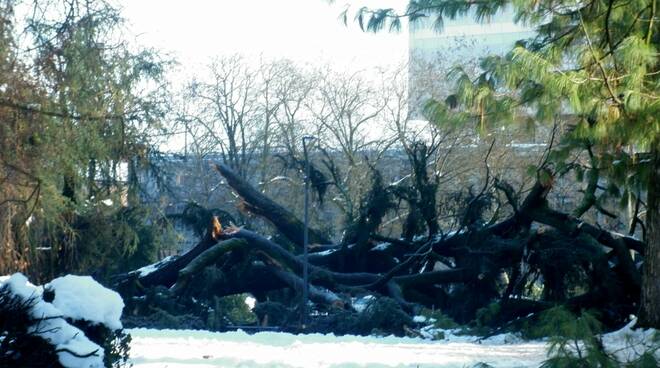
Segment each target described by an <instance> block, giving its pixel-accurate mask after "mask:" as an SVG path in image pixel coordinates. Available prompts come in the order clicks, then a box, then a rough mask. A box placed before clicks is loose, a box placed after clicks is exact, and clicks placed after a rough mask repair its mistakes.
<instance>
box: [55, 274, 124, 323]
mask: <svg viewBox="0 0 660 368" xmlns="http://www.w3.org/2000/svg"><path fill="white" fill-rule="evenodd" d="M46 289H50V290H53V291H54V292H55V299H54V300H53V301H52V304H53V306H55V308H57V309H59V310H60V311H61V312H62V314H63V315H64V316H65V317H67V318H71V319H74V320H84V321H89V322H92V323H95V324H102V325H105V326H106V327H108V328H109V329H111V330H113V331H115V330H119V329H121V328H122V325H121V322H120V318H121V312H122V310H123V309H124V301H123V300H122V299H121V296H119V294H117V293H116V292H115V291H112V290H110V289H106V288H104V287H103V286H102V285H101V284H99V283H98V282H96V281H95V280H94V279H93V278H91V277H90V276H74V275H66V276H64V277H58V278H56V279H54V280H53V281H51V282H50V283H48V284H46Z"/></svg>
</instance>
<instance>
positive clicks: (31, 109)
mask: <svg viewBox="0 0 660 368" xmlns="http://www.w3.org/2000/svg"><path fill="white" fill-rule="evenodd" d="M0 106H2V107H8V108H11V109H15V110H20V111H23V112H28V113H34V114H39V115H44V116H50V117H55V118H63V119H72V120H88V121H97V120H134V119H136V118H137V115H136V114H127V115H88V114H82V115H79V114H68V113H64V112H57V111H51V110H43V109H41V108H39V107H35V106H33V105H32V104H24V103H18V102H14V101H11V100H8V99H5V98H0Z"/></svg>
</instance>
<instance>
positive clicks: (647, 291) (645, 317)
mask: <svg viewBox="0 0 660 368" xmlns="http://www.w3.org/2000/svg"><path fill="white" fill-rule="evenodd" d="M651 159H652V162H651V172H650V173H649V183H648V188H647V190H648V195H647V208H646V229H647V230H646V236H647V238H646V247H647V248H646V252H645V253H646V255H645V257H644V266H643V267H644V271H643V275H642V300H641V306H640V313H639V326H642V327H653V328H660V213H659V211H660V198H659V197H660V151H659V150H657V149H656V150H654V151H653V154H652V158H651Z"/></svg>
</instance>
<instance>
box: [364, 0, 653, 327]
mask: <svg viewBox="0 0 660 368" xmlns="http://www.w3.org/2000/svg"><path fill="white" fill-rule="evenodd" d="M505 7H508V8H512V9H513V10H514V12H515V20H516V21H517V22H522V23H526V24H528V25H533V26H534V27H535V28H536V36H535V37H533V38H532V39H527V40H520V41H518V42H517V43H516V45H515V47H514V48H513V49H512V50H511V51H510V52H509V53H508V54H506V55H505V56H488V57H486V58H483V59H482V61H481V64H480V68H481V69H482V73H480V74H479V75H478V76H477V77H476V78H473V77H471V76H470V75H469V74H468V73H466V72H465V71H464V70H462V68H460V67H457V68H456V69H455V70H454V71H453V75H454V77H455V78H456V89H455V94H454V95H452V96H450V98H448V99H447V101H431V102H430V103H429V104H428V106H427V113H428V116H429V117H430V118H431V119H433V120H434V121H436V122H439V123H446V122H454V123H459V124H464V125H465V124H473V125H474V126H476V127H478V128H479V129H480V130H481V131H484V130H487V129H488V128H489V127H493V126H495V125H497V124H502V123H511V122H515V121H520V120H521V119H520V118H521V117H527V116H529V115H533V116H534V118H535V119H536V120H537V121H538V122H552V121H556V120H560V121H562V124H563V125H564V127H565V129H566V133H565V134H564V136H563V138H562V142H561V144H560V146H559V147H558V149H557V150H556V151H555V158H556V160H555V165H556V166H557V169H558V171H566V170H570V169H574V168H575V167H574V166H571V165H570V164H569V163H566V162H565V161H566V160H565V158H566V157H567V153H569V152H571V151H578V150H587V151H589V156H590V157H591V160H590V162H591V164H590V166H589V167H588V168H587V170H588V175H587V176H588V177H590V182H592V183H596V184H598V182H599V178H600V177H606V178H607V181H608V185H609V186H611V187H613V189H618V190H620V191H622V193H623V195H622V196H621V198H622V200H623V201H631V202H635V203H637V202H638V201H639V202H642V201H641V198H640V196H641V193H643V190H645V191H646V229H645V239H644V240H645V242H646V249H645V260H644V265H643V268H644V271H643V283H642V290H641V305H640V312H639V323H640V325H643V326H652V327H656V328H657V327H660V214H659V213H658V211H659V206H660V198H659V196H660V184H659V183H660V121H659V119H658V116H660V93H659V89H660V70H658V67H659V64H658V51H659V50H658V46H657V45H658V44H660V29H659V27H660V26H659V24H660V22H658V21H657V17H658V4H657V0H636V1H623V0H584V1H580V0H578V1H575V0H570V1H569V0H540V1H517V0H512V1H505V0H493V1H453V0H452V1H448V0H412V1H410V2H409V4H408V7H407V9H406V11H405V13H403V14H397V13H396V12H395V11H394V10H392V9H368V8H362V9H360V10H359V11H358V12H357V14H356V19H357V21H358V23H359V24H360V25H361V26H362V27H363V28H364V29H365V30H370V31H379V30H381V29H383V28H384V27H388V28H389V29H398V28H399V27H400V23H401V19H403V18H408V19H409V20H410V21H412V22H415V21H419V20H420V19H424V18H428V17H431V18H432V20H433V24H434V25H435V26H436V28H437V29H438V30H439V31H441V30H442V25H443V22H444V20H445V19H447V18H449V19H454V18H456V17H459V16H473V17H474V18H475V19H476V20H477V21H480V22H487V21H488V20H489V19H490V17H492V16H494V15H495V14H497V13H498V12H501V11H502V10H503V9H504V8H505ZM447 102H448V103H447ZM598 190H599V185H588V186H587V188H586V189H585V193H584V200H583V204H584V207H583V206H581V207H580V208H581V210H580V213H578V215H581V214H582V213H584V212H585V209H586V208H589V207H596V206H597V205H598V204H599V201H598V196H599V195H602V192H598ZM599 193H600V194H599ZM634 207H636V208H639V203H637V205H636V206H634ZM635 212H636V213H634V220H633V221H631V223H632V228H631V232H634V231H635V226H636V225H637V224H638V223H639V221H636V219H637V216H638V214H639V211H635Z"/></svg>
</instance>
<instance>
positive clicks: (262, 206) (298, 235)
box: [216, 164, 331, 246]
mask: <svg viewBox="0 0 660 368" xmlns="http://www.w3.org/2000/svg"><path fill="white" fill-rule="evenodd" d="M216 169H217V170H218V171H219V172H220V174H222V176H224V177H225V179H227V183H228V184H229V185H230V186H231V187H232V188H233V189H234V190H235V191H236V192H237V193H238V195H239V196H241V198H242V199H243V200H244V201H245V204H246V208H247V209H248V210H249V211H250V212H252V213H254V214H255V215H258V216H262V217H264V218H266V219H268V220H269V221H270V222H271V223H272V224H273V225H274V226H275V227H276V228H277V230H279V232H280V233H282V235H284V236H286V237H287V239H289V240H290V241H292V242H293V243H294V244H296V245H298V246H302V245H303V229H304V226H305V225H304V224H303V223H302V221H300V220H299V219H298V218H297V217H296V216H295V215H294V214H293V213H291V211H289V210H287V209H286V208H284V207H282V206H281V205H279V204H277V203H275V201H273V200H271V199H270V198H268V197H266V196H265V195H263V194H262V193H260V192H259V191H258V190H256V189H255V188H253V187H252V186H251V185H250V184H249V183H247V182H246V181H245V180H243V179H242V178H241V177H240V176H238V175H236V173H234V172H233V171H232V169H231V168H229V167H228V166H227V165H225V164H217V165H216ZM309 242H310V244H329V243H331V241H330V240H329V239H327V238H326V237H325V236H323V235H322V234H321V233H320V232H319V231H317V230H315V229H309Z"/></svg>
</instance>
